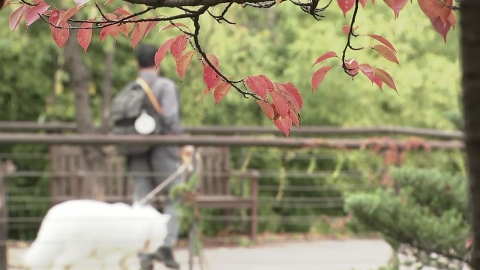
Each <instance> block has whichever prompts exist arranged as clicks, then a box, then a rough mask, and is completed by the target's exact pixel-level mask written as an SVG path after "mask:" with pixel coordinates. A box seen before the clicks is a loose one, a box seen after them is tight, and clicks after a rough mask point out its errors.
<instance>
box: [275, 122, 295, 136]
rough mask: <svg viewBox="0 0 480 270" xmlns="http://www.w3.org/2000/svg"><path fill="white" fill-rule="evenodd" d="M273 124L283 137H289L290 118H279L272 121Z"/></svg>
mask: <svg viewBox="0 0 480 270" xmlns="http://www.w3.org/2000/svg"><path fill="white" fill-rule="evenodd" d="M273 123H274V124H275V126H276V127H277V128H278V129H279V130H280V131H281V132H283V134H285V136H287V137H288V136H289V135H290V130H291V129H292V119H290V117H279V118H278V119H276V120H273Z"/></svg>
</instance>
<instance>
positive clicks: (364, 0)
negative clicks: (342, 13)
mask: <svg viewBox="0 0 480 270" xmlns="http://www.w3.org/2000/svg"><path fill="white" fill-rule="evenodd" d="M359 2H360V4H361V5H362V8H365V5H366V4H367V0H360V1H359Z"/></svg>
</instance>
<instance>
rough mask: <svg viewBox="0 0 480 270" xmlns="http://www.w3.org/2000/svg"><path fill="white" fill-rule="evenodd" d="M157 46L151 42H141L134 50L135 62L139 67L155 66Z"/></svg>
mask: <svg viewBox="0 0 480 270" xmlns="http://www.w3.org/2000/svg"><path fill="white" fill-rule="evenodd" d="M157 50H158V48H157V47H156V46H154V45H151V44H142V45H140V46H138V48H137V49H136V50H135V55H136V56H137V62H138V65H139V67H140V68H149V67H154V66H155V53H157Z"/></svg>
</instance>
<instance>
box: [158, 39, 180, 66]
mask: <svg viewBox="0 0 480 270" xmlns="http://www.w3.org/2000/svg"><path fill="white" fill-rule="evenodd" d="M174 40H175V38H171V39H169V40H167V41H166V42H165V43H163V44H162V46H160V48H158V50H157V52H156V53H155V69H158V67H159V66H160V64H161V63H162V61H163V59H164V58H165V54H167V51H168V49H169V48H170V45H172V42H173V41H174Z"/></svg>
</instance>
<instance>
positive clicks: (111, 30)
mask: <svg viewBox="0 0 480 270" xmlns="http://www.w3.org/2000/svg"><path fill="white" fill-rule="evenodd" d="M118 32H119V29H118V27H117V25H116V24H113V25H109V26H105V27H104V28H102V30H100V41H101V42H103V40H105V38H106V37H107V36H109V35H111V36H112V37H113V38H114V39H115V40H117V37H118Z"/></svg>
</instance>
